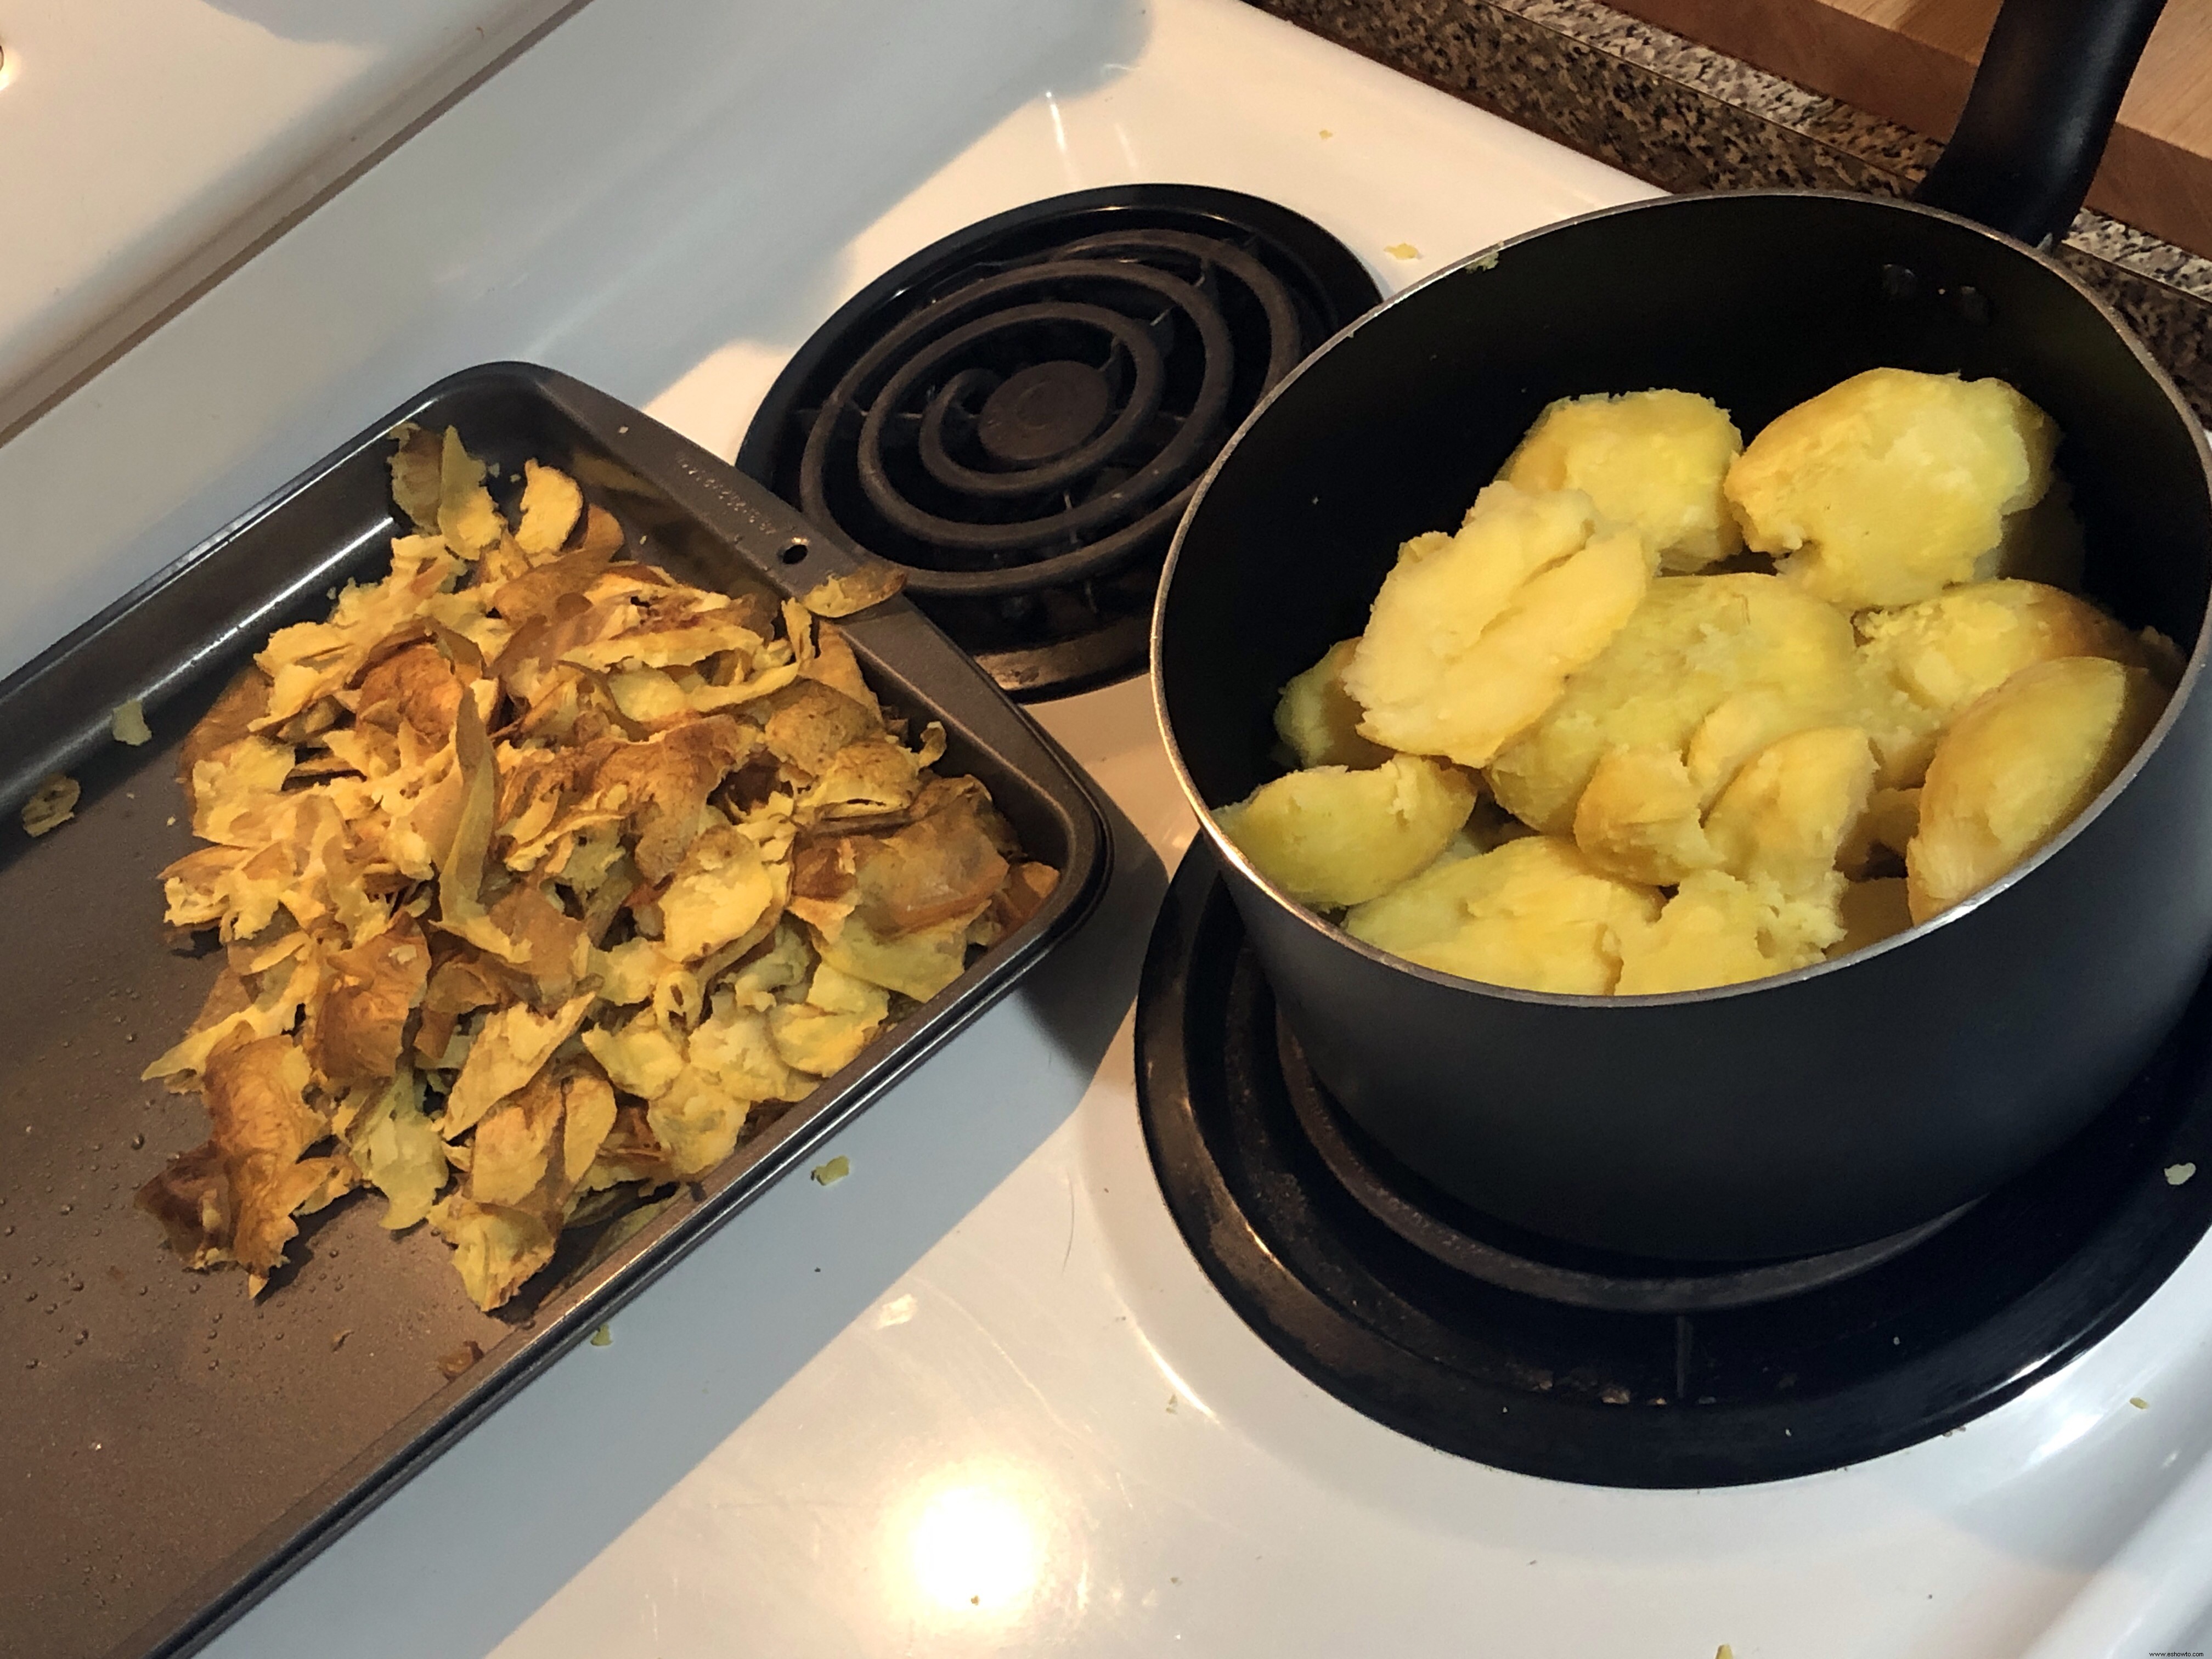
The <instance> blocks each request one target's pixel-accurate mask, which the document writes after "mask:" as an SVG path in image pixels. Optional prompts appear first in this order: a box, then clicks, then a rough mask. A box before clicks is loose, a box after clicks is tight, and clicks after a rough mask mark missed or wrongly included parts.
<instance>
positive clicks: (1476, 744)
mask: <svg viewBox="0 0 2212 1659" xmlns="http://www.w3.org/2000/svg"><path fill="white" fill-rule="evenodd" d="M1650 580H1651V561H1650V554H1649V552H1648V550H1646V549H1645V547H1644V543H1643V539H1642V538H1640V537H1639V536H1638V534H1637V533H1636V532H1634V531H1632V530H1628V529H1625V528H1618V527H1615V528H1608V529H1600V528H1599V527H1598V525H1597V520H1596V512H1595V508H1594V507H1592V506H1591V504H1590V500H1589V497H1588V496H1587V495H1583V494H1581V493H1580V492H1579V491H1575V490H1566V491H1561V492H1559V493H1556V494H1549V495H1529V494H1528V493H1527V492H1525V491H1523V490H1521V489H1516V488H1515V487H1514V486H1513V485H1512V484H1510V483H1494V484H1492V485H1491V486H1490V487H1489V488H1488V489H1485V490H1484V491H1483V492H1482V494H1481V495H1479V496H1478V497H1476V499H1475V503H1474V507H1472V508H1471V509H1470V510H1469V511H1468V517H1467V522H1466V524H1465V525H1464V526H1462V527H1461V529H1460V532H1459V533H1458V534H1457V535H1455V536H1452V537H1449V538H1447V537H1444V536H1442V535H1438V534H1431V535H1427V536H1417V537H1415V538H1413V540H1412V541H1410V542H1408V543H1407V544H1406V545H1405V547H1404V548H1403V549H1402V550H1401V551H1400V553H1399V557H1398V563H1397V565H1396V567H1395V568H1394V569H1392V571H1391V572H1390V574H1389V575H1388V576H1387V577H1385V578H1384V579H1383V589H1382V592H1379V593H1378V594H1376V599H1375V608H1374V611H1373V612H1372V613H1371V615H1370V617H1369V619H1368V623H1367V631H1366V632H1365V633H1364V635H1361V636H1360V641H1359V645H1358V649H1357V650H1355V651H1354V652H1353V653H1352V662H1351V665H1350V666H1349V667H1347V668H1346V670H1345V672H1344V685H1345V689H1346V690H1347V691H1349V692H1350V693H1351V694H1352V696H1353V697H1354V698H1355V699H1356V700H1357V701H1358V703H1359V705H1360V707H1361V708H1363V709H1364V710H1365V711H1366V715H1365V718H1364V720H1361V721H1360V723H1359V733H1360V735H1361V736H1362V737H1364V738H1368V739H1370V741H1372V742H1375V743H1379V744H1387V745H1388V746H1389V747H1390V748H1392V749H1396V750H1403V751H1404V752H1406V753H1407V754H1415V755H1443V756H1448V757H1450V758H1451V759H1453V760H1455V761H1457V762H1458V763H1460V764H1461V765H1462V766H1482V765H1485V764H1486V763H1488V762H1489V761H1490V759H1491V757H1492V756H1493V755H1495V754H1496V753H1497V752H1498V748H1499V747H1500V745H1502V744H1505V743H1507V742H1509V741H1510V739H1511V738H1513V737H1515V736H1516V734H1517V733H1519V732H1522V731H1523V730H1525V729H1526V728H1527V727H1528V726H1530V725H1532V724H1533V723H1534V721H1535V720H1538V719H1539V718H1540V717H1541V715H1542V714H1543V713H1544V711H1545V710H1546V709H1547V708H1550V707H1551V706H1552V704H1553V702H1554V701H1555V700H1556V699H1557V698H1558V696H1559V693H1560V690H1561V688H1562V687H1563V686H1564V685H1565V683H1566V678H1567V676H1568V675H1570V674H1571V673H1573V672H1574V671H1576V670H1577V669H1578V668H1581V667H1582V666H1583V665H1584V664H1586V663H1588V662H1589V660H1590V659H1592V658H1594V657H1595V656H1596V655H1597V654H1598V653H1600V652H1601V651H1602V650H1603V649H1604V648H1605V647H1606V645H1607V642H1608V641H1610V640H1611V639H1612V638H1613V635H1615V634H1616V633H1618V632H1619V631H1620V628H1621V625H1622V624H1623V623H1626V621H1627V620H1628V617H1629V616H1630V614H1631V613H1632V611H1635V609H1636V607H1637V604H1638V601H1639V600H1640V599H1642V598H1643V597H1644V591H1645V589H1646V588H1647V587H1649V586H1650Z"/></svg>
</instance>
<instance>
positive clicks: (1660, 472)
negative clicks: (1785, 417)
mask: <svg viewBox="0 0 2212 1659" xmlns="http://www.w3.org/2000/svg"><path fill="white" fill-rule="evenodd" d="M1742 451H1743V435H1742V434H1741V433H1739V432H1738V431H1737V430H1736V429H1735V422H1732V421H1730V420H1729V417H1728V412H1727V411H1726V410H1723V409H1722V408H1721V407H1720V406H1719V405H1718V404H1715V403H1714V402H1713V401H1712V399H1711V398H1700V397H1698V396H1697V395H1695V394H1694V393H1692V392H1624V393H1622V394H1620V396H1618V397H1612V396H1607V394H1605V393H1603V392H1600V393H1598V394H1596V395H1595V396H1593V397H1588V398H1560V399H1559V402H1557V403H1555V404H1552V405H1551V406H1550V407H1549V408H1547V410H1545V411H1544V412H1543V413H1542V414H1541V416H1537V419H1536V424H1535V425H1534V426H1532V427H1530V428H1528V436H1526V437H1524V438H1523V439H1522V440H1521V447H1519V448H1518V449H1516V450H1515V451H1514V452H1513V453H1512V456H1511V457H1510V459H1508V460H1507V461H1506V463H1505V465H1504V469H1503V470H1502V471H1499V473H1498V477H1501V478H1503V479H1504V480H1506V481H1507V482H1508V483H1514V484H1517V485H1518V486H1520V488H1522V489H1528V490H1541V489H1579V490H1581V491H1582V492H1583V494H1584V495H1588V496H1589V498H1590V500H1591V501H1594V502H1595V503H1596V504H1597V510H1598V513H1599V514H1600V516H1601V517H1603V518H1607V519H1611V520H1616V521H1618V522H1620V523H1622V524H1632V525H1634V526H1636V528H1637V529H1638V531H1639V532H1642V534H1643V537H1644V541H1645V543H1646V544H1648V545H1649V546H1650V548H1651V549H1652V550H1653V551H1655V552H1656V554H1657V555H1658V556H1659V568H1661V569H1662V570H1666V571H1676V572H1679V571H1690V570H1699V569H1702V568H1705V566H1706V565H1709V564H1711V563H1712V562H1714V561H1715V560H1717V559H1725V558H1727V557H1728V556H1729V555H1730V554H1732V553H1737V552H1741V550H1742V548H1743V535H1742V532H1741V531H1740V530H1738V529H1737V527H1736V523H1735V519H1734V517H1733V516H1732V515H1731V514H1730V513H1729V507H1728V501H1727V500H1726V499H1725V498H1724V497H1723V495H1722V494H1721V480H1722V479H1723V477H1726V476H1727V474H1728V469H1729V462H1731V461H1733V460H1734V459H1735V458H1736V457H1737V456H1738V455H1739V454H1741V453H1742Z"/></svg>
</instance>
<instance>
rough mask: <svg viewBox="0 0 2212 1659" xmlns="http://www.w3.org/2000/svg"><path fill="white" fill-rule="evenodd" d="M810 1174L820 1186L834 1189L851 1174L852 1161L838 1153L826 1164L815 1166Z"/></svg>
mask: <svg viewBox="0 0 2212 1659" xmlns="http://www.w3.org/2000/svg"><path fill="white" fill-rule="evenodd" d="M811 1173H812V1175H813V1177H814V1179H815V1180H816V1182H818V1183H820V1184H821V1185H822V1186H824V1187H834V1186H836V1184H837V1183H838V1182H841V1181H842V1180H843V1179H844V1178H845V1177H846V1176H848V1175H850V1174H852V1173H853V1160H852V1159H850V1158H847V1157H846V1156H845V1155H844V1154H843V1153H842V1152H840V1153H838V1154H837V1156H836V1157H835V1158H831V1159H830V1160H829V1162H828V1163H827V1164H816V1165H815V1166H814V1168H813V1170H812V1171H811Z"/></svg>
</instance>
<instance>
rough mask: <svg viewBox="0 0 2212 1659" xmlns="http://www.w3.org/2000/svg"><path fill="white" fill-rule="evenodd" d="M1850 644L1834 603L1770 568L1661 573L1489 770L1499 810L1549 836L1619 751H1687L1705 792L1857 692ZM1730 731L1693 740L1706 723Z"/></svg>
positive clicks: (1827, 720)
mask: <svg viewBox="0 0 2212 1659" xmlns="http://www.w3.org/2000/svg"><path fill="white" fill-rule="evenodd" d="M1856 651H1857V641H1856V639H1855V638H1854V637H1853V635H1852V634H1851V626H1850V623H1849V622H1847V621H1846V620H1844V617H1843V616H1842V615H1841V614H1839V613H1838V611H1836V610H1835V608H1834V607H1833V606H1832V605H1824V604H1822V603H1821V602H1820V600H1818V599H1812V598H1809V597H1808V596H1807V595H1806V594H1805V593H1803V592H1801V591H1800V590H1799V589H1797V588H1796V587H1795V586H1792V585H1791V584H1790V583H1788V582H1785V581H1784V580H1781V578H1779V577H1778V576H1761V575H1755V574H1730V575H1722V576H1662V577H1661V578H1660V579H1659V580H1657V581H1655V582H1653V583H1652V584H1651V590H1650V593H1649V594H1647V595H1646V596H1645V599H1644V603H1643V604H1642V605H1639V606H1638V608H1637V611H1636V613H1635V614H1634V615H1633V616H1632V617H1630V618H1629V620H1628V623H1627V625H1626V627H1624V628H1623V629H1621V630H1620V635H1618V636H1617V637H1616V638H1615V639H1614V640H1613V643H1612V644H1611V645H1610V646H1608V647H1607V648H1606V649H1605V651H1604V652H1603V653H1601V654H1600V655H1599V656H1598V658H1597V659H1596V660H1595V661H1594V662H1592V663H1591V664H1590V665H1589V667H1587V668H1585V669H1583V671H1582V672H1580V673H1579V674H1577V675H1576V676H1575V677H1574V678H1573V679H1572V680H1571V682H1569V684H1568V686H1567V689H1566V691H1565V695H1563V696H1561V697H1560V698H1559V701H1558V702H1556V703H1554V704H1553V707H1552V708H1551V709H1550V710H1549V711H1548V712H1547V714H1545V715H1544V716H1543V718H1542V719H1541V720H1538V721H1537V722H1536V723H1535V725H1534V726H1531V727H1530V728H1529V730H1528V731H1527V732H1524V733H1523V734H1522V736H1521V737H1519V738H1516V740H1515V741H1514V742H1513V743H1512V744H1510V745H1508V746H1507V747H1506V748H1505V749H1504V750H1501V751H1500V752H1499V754H1498V758H1497V759H1496V760H1495V761H1494V762H1493V763H1492V764H1491V766H1490V768H1489V771H1488V776H1489V779H1490V784H1491V787H1492V790H1493V791H1494V792H1495V793H1496V794H1497V796H1498V802H1499V804H1500V805H1503V806H1504V808H1505V809H1506V810H1507V811H1510V812H1511V813H1512V814H1513V815H1514V816H1515V817H1517V818H1519V819H1520V820H1521V821H1522V823H1528V824H1531V825H1533V826H1534V827H1535V828H1536V829H1541V830H1543V831H1544V832H1545V833H1546V834H1547V835H1565V834H1567V833H1569V832H1570V831H1571V829H1572V828H1573V826H1574V819H1575V806H1576V804H1577V802H1578V801H1579V800H1580V799H1582V794H1583V789H1584V787H1586V786H1587V785H1588V784H1589V781H1590V776H1591V774H1592V773H1593V772H1594V771H1595V769H1596V768H1597V765H1598V763H1599V762H1600V761H1601V760H1602V759H1603V758H1604V757H1605V756H1606V755H1607V754H1608V753H1610V752H1612V751H1613V750H1617V749H1626V748H1636V747H1646V748H1657V749H1664V750H1672V751H1673V752H1674V753H1676V754H1683V753H1684V752H1685V750H1689V753H1688V754H1687V756H1686V759H1687V762H1688V764H1689V766H1690V769H1691V775H1692V781H1694V782H1695V783H1696V784H1697V785H1698V788H1699V796H1700V799H1701V801H1710V800H1711V799H1712V798H1713V797H1714V796H1716V795H1717V794H1718V793H1719V792H1720V790H1721V788H1722V787H1723V786H1724V785H1725V784H1726V783H1727V782H1728V781H1729V777H1730V776H1731V775H1733V772H1734V769H1735V766H1736V765H1738V764H1740V763H1741V762H1742V761H1744V760H1747V759H1749V758H1750V757H1751V756H1752V755H1753V754H1756V753H1757V752H1758V751H1759V750H1760V749H1763V748H1765V746H1766V745H1767V744H1769V743H1771V742H1772V741H1773V740H1774V739H1775V738H1778V737H1780V736H1784V735H1786V733H1787V732H1790V731H1792V730H1800V729H1802V728H1804V727H1806V726H1826V725H1830V724H1832V723H1833V722H1834V720H1835V719H1836V717H1837V713H1838V710H1840V709H1844V708H1848V707H1849V706H1850V702H1851V700H1852V698H1853V696H1855V694H1856V688H1857V684H1858V681H1857V665H1856V655H1855V653H1856ZM1709 719H1711V720H1716V721H1717V722H1719V723H1720V724H1721V725H1723V726H1726V727H1727V735H1726V738H1725V740H1723V739H1721V738H1713V739H1711V740H1709V741H1707V742H1705V743H1704V744H1699V743H1696V742H1694V741H1693V739H1695V738H1697V737H1698V736H1699V728H1700V726H1703V725H1705V722H1706V721H1707V720H1709Z"/></svg>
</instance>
